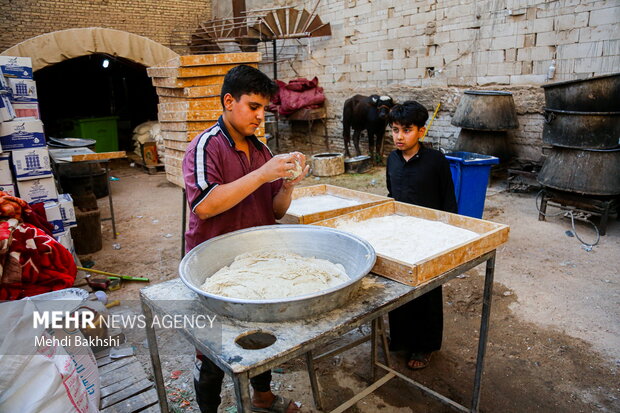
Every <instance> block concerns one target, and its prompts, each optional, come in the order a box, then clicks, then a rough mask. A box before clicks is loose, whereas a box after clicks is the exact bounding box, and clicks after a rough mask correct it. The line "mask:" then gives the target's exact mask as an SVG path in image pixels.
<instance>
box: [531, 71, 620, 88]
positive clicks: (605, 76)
mask: <svg viewBox="0 0 620 413" xmlns="http://www.w3.org/2000/svg"><path fill="white" fill-rule="evenodd" d="M614 76H620V73H609V74H606V75H600V76H593V77H588V78H585V79H574V80H564V81H562V82H554V83H548V84H546V85H542V86H540V87H542V88H552V87H555V86H564V85H570V84H573V83H581V82H588V81H590V80H598V79H605V78H607V77H614Z"/></svg>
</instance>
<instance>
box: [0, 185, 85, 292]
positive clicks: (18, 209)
mask: <svg viewBox="0 0 620 413" xmlns="http://www.w3.org/2000/svg"><path fill="white" fill-rule="evenodd" d="M35 208H36V207H35ZM38 225H40V226H42V227H43V228H39V227H38ZM0 272H1V278H0V300H18V299H20V298H24V297H29V296H33V295H37V294H42V293H46V292H50V291H55V290H62V289H63V288H69V287H71V286H72V285H73V283H74V281H75V276H76V274H77V268H76V266H75V262H74V261H73V256H72V255H71V253H70V252H69V251H67V249H66V248H65V247H63V246H62V245H60V244H59V243H58V242H57V241H56V240H55V239H54V238H52V236H51V232H50V231H49V224H48V223H47V221H46V220H45V217H44V216H43V217H41V216H39V215H38V214H37V213H36V212H34V211H33V209H32V208H31V207H30V205H28V203H27V202H26V201H24V200H23V199H20V198H16V197H13V196H9V195H8V194H6V193H5V192H1V191H0Z"/></svg>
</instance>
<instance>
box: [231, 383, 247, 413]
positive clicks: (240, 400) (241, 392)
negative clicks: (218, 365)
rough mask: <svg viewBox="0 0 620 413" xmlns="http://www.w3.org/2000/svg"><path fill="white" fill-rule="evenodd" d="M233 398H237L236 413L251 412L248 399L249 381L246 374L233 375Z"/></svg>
mask: <svg viewBox="0 0 620 413" xmlns="http://www.w3.org/2000/svg"><path fill="white" fill-rule="evenodd" d="M232 379H233V382H234V384H235V396H236V397H237V413H246V412H248V413H249V412H250V411H251V410H252V402H251V399H250V388H249V385H250V379H249V377H248V374H247V373H241V374H233V377H232Z"/></svg>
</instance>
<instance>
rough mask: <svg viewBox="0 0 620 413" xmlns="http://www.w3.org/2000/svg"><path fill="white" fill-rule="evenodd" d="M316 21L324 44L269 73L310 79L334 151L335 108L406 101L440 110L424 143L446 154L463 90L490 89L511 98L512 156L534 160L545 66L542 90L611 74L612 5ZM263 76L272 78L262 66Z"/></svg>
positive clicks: (356, 1)
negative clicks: (317, 87)
mask: <svg viewBox="0 0 620 413" xmlns="http://www.w3.org/2000/svg"><path fill="white" fill-rule="evenodd" d="M305 3H306V8H311V6H312V5H313V4H314V2H313V1H306V2H305ZM247 4H248V9H251V8H266V7H269V5H285V4H288V5H296V7H300V5H301V2H296V1H288V2H287V1H276V2H266V1H258V0H247ZM317 13H318V14H319V15H320V16H321V19H322V20H323V21H325V22H330V23H331V27H332V36H331V37H324V38H316V39H303V40H302V41H301V44H302V45H301V46H299V47H298V53H297V57H296V58H295V59H292V60H289V61H288V62H283V63H282V64H280V65H279V74H280V76H279V77H280V78H282V79H290V78H293V77H298V76H303V77H308V78H312V77H313V76H318V77H319V80H320V83H321V85H322V86H323V87H324V88H325V93H326V95H327V99H328V113H329V117H330V122H329V134H330V136H331V137H332V146H333V147H335V148H339V147H340V148H342V139H341V138H340V137H341V136H342V125H341V117H342V105H343V102H344V100H345V99H347V98H348V97H350V96H352V95H353V94H356V93H361V94H372V93H377V94H390V95H391V96H392V97H394V98H395V99H396V100H397V101H403V100H406V99H416V100H419V101H420V102H421V103H423V104H424V105H426V107H427V108H428V109H429V111H431V112H432V109H433V108H434V107H435V105H436V104H437V103H438V102H442V110H441V111H440V112H439V114H438V118H437V119H436V120H435V122H434V125H433V127H432V129H431V130H430V131H429V136H428V138H427V139H428V140H430V141H432V142H434V143H437V144H440V145H441V146H443V147H446V148H448V149H449V148H450V146H451V145H453V143H454V141H455V139H456V136H457V135H458V132H459V128H456V127H454V126H452V125H450V119H451V115H452V113H454V109H455V108H456V104H457V103H458V100H459V98H460V96H461V95H462V92H463V90H466V89H470V88H477V89H497V90H507V91H511V92H513V93H514V99H515V103H516V105H517V112H518V115H519V122H520V127H519V129H518V130H516V131H513V132H512V133H511V135H512V140H513V144H514V145H515V146H516V150H517V154H518V156H520V157H523V158H526V159H533V160H537V159H538V158H539V157H540V155H541V149H540V146H541V143H542V142H541V131H542V124H543V117H542V114H541V113H542V108H543V107H544V94H543V91H542V89H541V88H540V85H541V84H544V83H546V82H547V73H548V71H549V66H550V65H551V63H552V61H553V60H555V62H556V63H555V66H556V70H555V76H554V78H553V79H552V80H551V81H552V82H555V81H561V80H572V79H577V78H585V77H588V76H592V75H600V74H605V73H613V72H619V71H620V2H618V1H617V0H598V1H597V0H556V1H549V0H547V1H544V0H486V1H484V0H442V1H437V0H430V1H429V0H424V1H414V0H406V1H405V0H400V1H376V0H323V1H322V2H321V3H320V6H319V8H318V10H317ZM287 44H293V42H292V41H287ZM269 50H270V49H266V51H269ZM267 58H269V56H267ZM263 69H264V70H265V72H266V73H269V74H271V73H272V69H271V66H265V67H263Z"/></svg>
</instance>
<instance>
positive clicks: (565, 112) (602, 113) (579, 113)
mask: <svg viewBox="0 0 620 413" xmlns="http://www.w3.org/2000/svg"><path fill="white" fill-rule="evenodd" d="M544 111H545V112H553V113H561V114H563V115H582V116H583V115H585V116H617V115H620V112H578V111H574V110H562V109H551V108H544Z"/></svg>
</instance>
